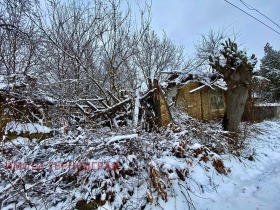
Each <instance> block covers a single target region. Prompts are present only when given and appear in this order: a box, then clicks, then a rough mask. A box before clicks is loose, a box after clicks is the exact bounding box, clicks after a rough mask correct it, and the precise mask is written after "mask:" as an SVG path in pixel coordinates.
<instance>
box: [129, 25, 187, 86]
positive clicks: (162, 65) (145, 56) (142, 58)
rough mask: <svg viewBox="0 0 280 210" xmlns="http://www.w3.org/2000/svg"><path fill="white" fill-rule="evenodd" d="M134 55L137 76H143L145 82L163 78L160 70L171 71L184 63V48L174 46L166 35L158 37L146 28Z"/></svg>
mask: <svg viewBox="0 0 280 210" xmlns="http://www.w3.org/2000/svg"><path fill="white" fill-rule="evenodd" d="M137 50H138V51H137V52H138V53H137V55H136V56H135V57H134V61H135V64H136V65H137V69H139V71H140V72H141V74H140V75H139V77H140V78H141V77H142V78H144V80H145V82H146V84H148V80H149V79H157V80H161V79H164V78H163V77H164V76H163V75H162V71H167V70H169V71H172V70H178V69H180V68H182V64H183V63H184V57H183V56H184V54H183V53H184V48H183V47H182V46H176V44H175V43H174V42H172V41H171V40H170V39H169V38H168V37H167V35H166V34H165V33H164V34H163V37H159V36H158V35H157V34H156V33H155V32H154V31H153V30H152V29H150V28H149V30H146V31H145V33H144V35H143V36H142V38H141V40H140V43H139V45H138V46H137Z"/></svg>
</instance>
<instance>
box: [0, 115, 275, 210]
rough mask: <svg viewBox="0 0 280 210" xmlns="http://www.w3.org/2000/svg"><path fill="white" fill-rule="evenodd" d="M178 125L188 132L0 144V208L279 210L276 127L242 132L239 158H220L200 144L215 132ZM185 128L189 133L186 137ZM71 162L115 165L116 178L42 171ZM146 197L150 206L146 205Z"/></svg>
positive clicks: (210, 128) (89, 135)
mask: <svg viewBox="0 0 280 210" xmlns="http://www.w3.org/2000/svg"><path fill="white" fill-rule="evenodd" d="M182 122H183V121H182ZM184 123H185V125H186V127H180V126H177V127H175V128H173V129H171V128H170V130H169V131H168V130H167V131H164V132H162V133H145V132H143V133H139V134H135V133H133V132H134V131H133V130H132V131H129V130H126V129H125V130H124V131H123V133H120V131H119V133H114V132H111V131H110V132H109V131H107V132H105V131H104V132H101V131H99V132H100V133H97V132H96V131H95V132H92V133H86V132H88V131H85V130H80V133H78V134H77V135H72V136H71V135H69V136H64V137H63V136H62V137H55V138H51V139H46V140H43V141H40V142H38V141H36V140H32V141H31V140H29V139H27V138H18V139H16V140H13V141H12V142H7V143H5V144H2V148H3V149H2V152H1V153H0V158H1V163H0V166H1V168H0V177H1V179H0V204H1V206H0V208H2V209H6V210H8V209H14V208H15V209H18V206H21V207H20V209H52V210H55V209H73V208H74V207H75V206H76V203H77V202H78V201H81V200H82V199H87V200H94V199H96V196H98V195H101V200H102V199H107V198H106V196H108V195H110V194H114V193H115V194H114V201H113V202H112V203H110V202H106V204H105V205H103V206H99V209H100V210H101V209H102V210H103V209H118V208H119V207H121V206H122V205H124V206H123V209H143V207H144V208H145V209H146V210H149V209H151V210H157V209H165V210H169V209H170V210H171V209H178V210H181V209H197V210H206V209H208V210H216V209H217V210H220V209H231V210H243V209H244V210H251V209H252V210H256V209H258V210H260V209H263V210H278V209H280V164H279V163H280V121H279V120H274V121H272V120H271V121H264V122H262V123H258V124H255V125H250V126H248V128H249V129H250V131H247V132H246V133H244V138H246V141H245V142H244V143H246V144H248V146H247V147H246V149H245V150H242V151H241V153H240V156H239V157H237V156H233V155H231V154H227V153H226V154H224V155H220V156H219V155H218V154H216V153H214V152H213V151H211V150H210V149H209V148H210V147H211V145H212V144H213V143H212V142H210V140H209V142H210V143H208V146H210V147H209V148H207V147H205V146H203V145H202V144H203V142H205V143H206V144H207V142H206V141H205V140H203V138H205V136H206V137H207V138H208V136H209V137H210V136H212V138H213V139H214V140H215V142H218V141H219V139H221V138H223V136H225V135H224V132H223V131H221V130H220V128H219V125H213V124H211V123H210V124H208V125H207V124H205V123H201V124H195V123H200V122H197V121H192V122H191V121H188V119H185V121H184ZM184 123H182V124H184ZM190 124H194V127H190V129H189V130H187V129H188V127H187V126H189V125H190ZM199 126H206V127H201V128H199ZM172 130H173V131H172ZM202 130H203V132H201V131H202ZM192 131H193V133H192ZM201 134H203V135H204V134H205V136H203V135H201ZM225 134H226V133H225ZM245 134H246V135H245ZM198 138H201V139H200V140H199V139H198ZM223 141H225V139H223V140H222V141H221V142H220V143H219V145H222V144H223ZM216 145H218V143H217V144H216ZM213 148H214V147H213ZM143 151H144V153H143ZM219 151H220V150H219ZM225 151H227V150H225ZM221 159H222V160H223V164H224V166H225V168H222V169H221V170H218V169H217V167H214V161H215V160H221ZM5 161H8V162H9V161H12V162H17V161H19V162H24V161H33V162H40V161H43V163H45V165H44V167H43V168H42V169H40V170H38V169H37V170H32V171H30V170H29V171H26V170H15V171H12V170H11V169H9V168H6V166H5ZM73 161H74V162H75V161H76V162H77V161H81V162H83V161H88V162H95V163H96V162H100V161H101V162H107V161H109V162H112V161H116V162H118V164H119V171H116V172H114V173H112V172H110V171H109V172H108V171H106V170H103V169H101V170H98V171H96V170H87V169H84V170H83V169H78V168H76V170H70V169H69V168H68V169H67V168H63V167H62V165H59V167H58V166H57V165H56V166H55V167H56V169H55V170H53V171H52V170H49V165H46V164H47V163H49V162H52V163H56V162H57V163H60V164H63V163H67V162H70V163H73ZM98 168H99V166H98ZM72 169H73V168H72ZM74 169H75V168H74ZM218 171H219V172H218ZM104 185H106V187H104ZM155 185H157V186H155ZM106 193H107V194H106ZM148 194H149V196H151V197H152V198H153V199H152V200H153V202H152V203H149V202H148V201H147V197H148ZM165 195H167V197H166V198H165ZM15 196H16V197H15ZM124 200H126V202H125V203H123V201H124ZM165 200H167V202H166V201H165ZM27 201H29V202H30V203H27ZM94 201H95V200H94ZM149 201H151V199H150V200H149ZM31 203H32V204H34V205H35V206H36V208H35V207H33V208H31V207H30V204H31Z"/></svg>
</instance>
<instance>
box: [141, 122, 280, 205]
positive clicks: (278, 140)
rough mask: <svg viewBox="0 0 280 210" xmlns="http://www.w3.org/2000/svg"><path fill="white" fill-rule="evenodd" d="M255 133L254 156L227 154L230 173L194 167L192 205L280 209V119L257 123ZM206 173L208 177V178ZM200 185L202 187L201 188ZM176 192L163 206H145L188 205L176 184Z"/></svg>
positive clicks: (251, 146)
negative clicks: (220, 173)
mask: <svg viewBox="0 0 280 210" xmlns="http://www.w3.org/2000/svg"><path fill="white" fill-rule="evenodd" d="M254 127H255V129H256V130H255V131H254V132H253V133H254V134H255V136H251V137H249V147H248V150H249V151H253V152H252V157H253V160H252V159H251V160H248V159H245V158H236V157H232V156H227V155H224V156H222V157H223V159H224V163H225V166H227V167H230V168H231V173H229V174H228V175H227V176H217V174H216V173H213V174H206V173H205V171H203V170H201V169H200V168H199V167H197V166H195V167H194V168H193V170H194V172H193V174H197V177H196V176H195V175H192V176H191V177H192V179H194V180H195V181H192V184H190V185H191V186H190V189H191V191H192V192H189V194H190V198H191V199H190V198H188V199H187V200H189V201H192V202H193V206H191V209H194V207H195V209H197V210H206V209H208V210H220V209H231V210H261V209H262V210H279V209H280V121H279V120H278V121H264V122H262V123H259V124H256V125H254ZM207 177H208V178H209V179H207ZM199 187H200V188H201V189H199ZM174 188H175V189H174V191H175V192H176V193H177V196H176V197H174V198H172V199H170V200H169V202H167V203H164V202H161V203H160V206H158V207H155V206H149V207H146V209H162V208H163V209H178V210H179V209H189V205H190V204H188V202H186V191H182V187H180V186H178V185H176V186H175V187H174Z"/></svg>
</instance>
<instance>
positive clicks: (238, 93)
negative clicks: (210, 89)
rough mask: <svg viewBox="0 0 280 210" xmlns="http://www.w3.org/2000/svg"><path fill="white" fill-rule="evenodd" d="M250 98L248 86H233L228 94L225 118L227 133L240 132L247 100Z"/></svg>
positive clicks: (230, 86) (224, 123)
mask: <svg viewBox="0 0 280 210" xmlns="http://www.w3.org/2000/svg"><path fill="white" fill-rule="evenodd" d="M247 98H248V86H247V85H245V84H243V85H241V84H239V85H236V84H232V85H229V86H228V90H227V92H226V110H225V115H224V118H223V128H224V130H226V131H231V132H236V131H238V125H239V123H240V121H241V118H242V115H243V112H244V108H245V104H246V100H247Z"/></svg>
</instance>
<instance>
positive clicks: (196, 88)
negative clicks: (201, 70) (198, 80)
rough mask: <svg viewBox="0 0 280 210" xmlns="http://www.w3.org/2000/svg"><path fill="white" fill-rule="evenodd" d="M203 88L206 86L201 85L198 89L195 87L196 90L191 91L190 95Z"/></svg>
mask: <svg viewBox="0 0 280 210" xmlns="http://www.w3.org/2000/svg"><path fill="white" fill-rule="evenodd" d="M205 86H206V85H201V86H199V87H197V88H195V89H193V90H191V91H190V93H194V92H196V91H198V90H201V89H202V88H204V87H205Z"/></svg>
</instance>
